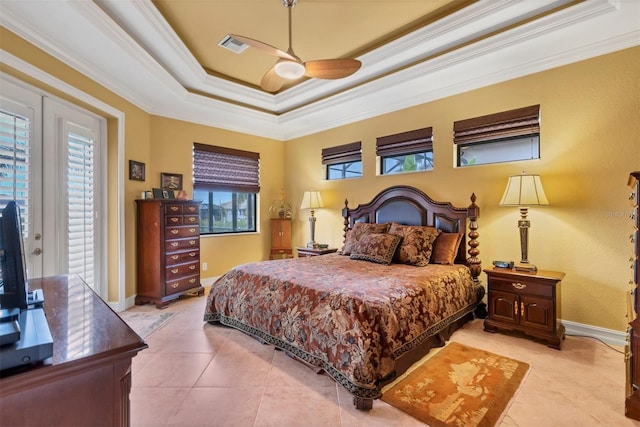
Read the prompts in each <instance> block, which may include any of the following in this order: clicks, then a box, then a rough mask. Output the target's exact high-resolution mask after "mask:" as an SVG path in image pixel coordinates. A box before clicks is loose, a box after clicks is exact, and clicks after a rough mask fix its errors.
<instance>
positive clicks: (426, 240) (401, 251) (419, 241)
mask: <svg viewBox="0 0 640 427" xmlns="http://www.w3.org/2000/svg"><path fill="white" fill-rule="evenodd" d="M389 234H393V235H395V236H400V237H402V243H401V244H400V246H399V247H398V251H397V252H396V255H395V257H394V258H393V261H394V262H397V263H398V264H410V265H416V266H419V267H424V266H426V265H429V259H430V258H431V250H432V245H433V241H434V240H436V237H438V234H440V230H438V229H437V228H435V227H427V226H420V225H402V224H397V223H395V222H394V223H393V224H391V227H389Z"/></svg>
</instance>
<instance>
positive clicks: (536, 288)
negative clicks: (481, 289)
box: [491, 278, 553, 298]
mask: <svg viewBox="0 0 640 427" xmlns="http://www.w3.org/2000/svg"><path fill="white" fill-rule="evenodd" d="M491 289H493V290H496V291H503V292H515V293H518V294H527V295H535V296H540V297H549V298H551V297H552V296H553V286H549V285H545V284H541V283H533V282H530V281H527V280H507V279H497V278H492V279H491Z"/></svg>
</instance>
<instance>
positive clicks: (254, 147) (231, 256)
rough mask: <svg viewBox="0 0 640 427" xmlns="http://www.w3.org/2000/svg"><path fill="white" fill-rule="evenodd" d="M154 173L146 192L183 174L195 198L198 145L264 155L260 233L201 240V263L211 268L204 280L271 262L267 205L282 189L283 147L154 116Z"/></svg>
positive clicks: (276, 142)
mask: <svg viewBox="0 0 640 427" xmlns="http://www.w3.org/2000/svg"><path fill="white" fill-rule="evenodd" d="M151 140H152V141H153V150H152V153H151V167H150V168H149V169H147V174H148V175H147V182H148V184H147V186H151V187H158V186H159V185H160V173H161V172H172V173H180V174H183V183H184V189H185V190H186V191H187V192H188V194H189V198H191V196H192V195H193V184H192V183H193V172H192V168H191V164H192V159H191V156H192V148H193V143H194V142H200V143H203V144H210V145H218V146H222V147H232V148H237V149H240V150H246V151H253V152H257V153H260V186H261V187H260V196H259V197H260V200H261V203H259V206H260V212H259V221H260V222H259V226H258V229H259V232H258V233H247V234H240V235H227V236H205V237H202V238H201V239H200V246H201V251H200V256H201V259H200V261H201V262H206V263H207V264H208V270H207V271H203V272H202V277H203V278H207V277H213V276H220V275H222V274H223V273H224V272H225V271H227V270H229V269H230V268H231V267H233V266H236V265H238V264H242V263H245V262H250V261H255V260H262V259H269V243H270V241H271V234H270V229H269V205H270V204H271V201H272V200H274V199H275V198H277V197H278V196H279V194H280V190H281V189H283V188H284V144H283V143H282V142H281V141H275V140H271V139H267V138H261V137H257V136H252V135H246V134H241V133H237V132H231V131H226V130H222V129H216V128H212V127H209V126H201V125H196V124H192V123H187V122H182V121H178V120H171V119H167V118H163V117H157V116H153V117H152V119H151Z"/></svg>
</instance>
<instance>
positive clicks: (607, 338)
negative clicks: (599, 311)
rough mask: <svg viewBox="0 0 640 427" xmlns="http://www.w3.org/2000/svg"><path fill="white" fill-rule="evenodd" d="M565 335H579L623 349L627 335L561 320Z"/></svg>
mask: <svg viewBox="0 0 640 427" xmlns="http://www.w3.org/2000/svg"><path fill="white" fill-rule="evenodd" d="M562 324H563V325H564V327H565V333H566V335H580V336H585V337H591V338H595V339H599V340H602V341H604V342H606V343H607V344H609V345H615V346H618V347H624V346H625V345H626V343H627V334H626V333H624V332H620V331H614V330H613V329H606V328H600V327H598V326H593V325H587V324H585V323H577V322H571V321H569V320H563V321H562Z"/></svg>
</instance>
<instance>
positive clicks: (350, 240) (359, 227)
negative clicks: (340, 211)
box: [342, 222, 389, 255]
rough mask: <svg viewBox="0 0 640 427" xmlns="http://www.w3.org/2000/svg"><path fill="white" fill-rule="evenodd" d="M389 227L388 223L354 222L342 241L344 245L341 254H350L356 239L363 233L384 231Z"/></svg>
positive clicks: (380, 232) (356, 241)
mask: <svg viewBox="0 0 640 427" xmlns="http://www.w3.org/2000/svg"><path fill="white" fill-rule="evenodd" d="M388 229H389V224H369V223H366V222H356V223H355V224H354V225H353V228H351V230H349V231H347V236H346V238H345V241H344V247H343V248H342V255H351V252H353V248H354V247H355V246H356V244H357V243H358V240H360V238H361V237H362V236H364V235H365V234H370V233H376V234H382V233H386V232H387V230H388Z"/></svg>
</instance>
